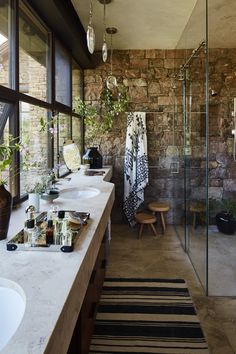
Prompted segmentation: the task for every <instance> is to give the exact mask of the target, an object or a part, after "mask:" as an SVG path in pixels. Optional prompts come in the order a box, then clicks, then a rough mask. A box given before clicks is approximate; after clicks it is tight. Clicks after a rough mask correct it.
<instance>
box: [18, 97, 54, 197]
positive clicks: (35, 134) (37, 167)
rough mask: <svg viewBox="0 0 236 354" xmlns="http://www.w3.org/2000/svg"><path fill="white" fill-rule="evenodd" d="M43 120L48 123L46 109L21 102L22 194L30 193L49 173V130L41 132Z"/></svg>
mask: <svg viewBox="0 0 236 354" xmlns="http://www.w3.org/2000/svg"><path fill="white" fill-rule="evenodd" d="M41 118H43V120H44V121H45V122H47V121H48V112H47V110H46V109H44V108H41V107H37V106H33V105H31V104H28V103H25V102H20V140H21V142H22V144H23V148H22V151H21V156H20V161H21V174H20V189H21V194H24V193H25V192H29V191H30V189H32V188H33V187H34V184H35V183H36V182H38V181H39V180H40V178H42V176H43V175H45V174H47V172H48V167H49V166H48V150H49V146H48V129H45V130H43V131H41V129H40V126H41V125H40V120H41Z"/></svg>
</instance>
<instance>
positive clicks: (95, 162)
mask: <svg viewBox="0 0 236 354" xmlns="http://www.w3.org/2000/svg"><path fill="white" fill-rule="evenodd" d="M88 163H89V165H90V168H102V155H101V154H100V153H99V151H98V148H97V147H94V146H93V147H90V148H89V149H88V150H87V151H86V153H85V154H84V156H83V164H88Z"/></svg>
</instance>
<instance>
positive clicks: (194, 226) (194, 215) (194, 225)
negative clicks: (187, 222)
mask: <svg viewBox="0 0 236 354" xmlns="http://www.w3.org/2000/svg"><path fill="white" fill-rule="evenodd" d="M196 221H197V213H195V212H194V213H193V228H194V229H196V225H197V224H196Z"/></svg>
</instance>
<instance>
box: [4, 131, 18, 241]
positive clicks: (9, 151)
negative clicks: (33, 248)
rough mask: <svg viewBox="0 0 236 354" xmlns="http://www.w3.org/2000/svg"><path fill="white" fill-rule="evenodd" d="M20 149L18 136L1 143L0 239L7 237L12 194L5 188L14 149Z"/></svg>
mask: <svg viewBox="0 0 236 354" xmlns="http://www.w3.org/2000/svg"><path fill="white" fill-rule="evenodd" d="M19 149H20V144H19V143H18V142H17V139H16V138H11V137H10V138H9V142H8V143H2V144H0V240H3V239H5V238H6V237H7V232H8V227H9V221H10V216H11V210H12V196H11V193H10V192H9V191H8V190H7V189H6V188H5V185H6V184H7V180H8V175H9V171H10V167H11V162H12V158H13V154H14V151H18V150H19Z"/></svg>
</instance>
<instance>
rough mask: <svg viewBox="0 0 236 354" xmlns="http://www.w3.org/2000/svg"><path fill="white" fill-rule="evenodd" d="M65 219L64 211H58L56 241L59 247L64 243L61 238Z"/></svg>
mask: <svg viewBox="0 0 236 354" xmlns="http://www.w3.org/2000/svg"><path fill="white" fill-rule="evenodd" d="M64 217H65V212H64V210H59V211H58V218H57V221H56V240H55V244H57V245H61V243H62V240H61V236H62V225H63V219H64Z"/></svg>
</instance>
